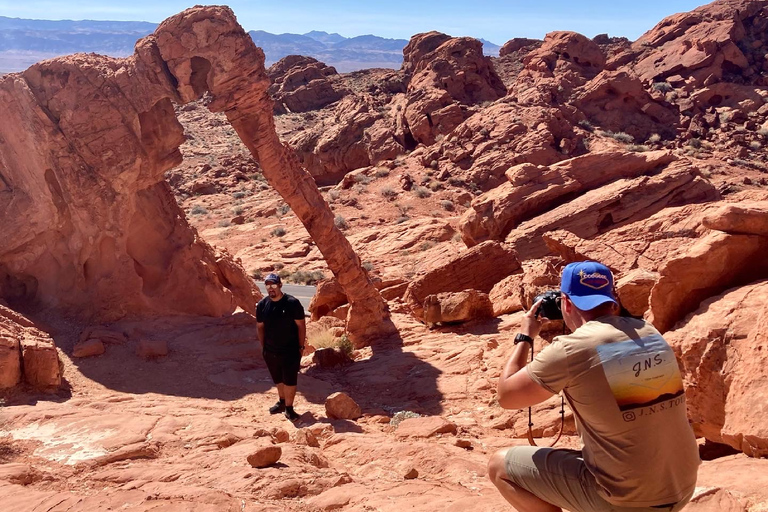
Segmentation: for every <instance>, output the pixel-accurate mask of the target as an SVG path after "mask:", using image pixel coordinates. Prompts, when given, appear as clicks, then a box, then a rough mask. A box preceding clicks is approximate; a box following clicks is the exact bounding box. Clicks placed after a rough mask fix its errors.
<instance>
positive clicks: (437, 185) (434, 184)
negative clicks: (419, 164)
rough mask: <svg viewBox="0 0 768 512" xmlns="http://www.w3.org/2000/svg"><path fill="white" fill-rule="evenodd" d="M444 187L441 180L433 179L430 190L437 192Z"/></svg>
mask: <svg viewBox="0 0 768 512" xmlns="http://www.w3.org/2000/svg"><path fill="white" fill-rule="evenodd" d="M442 189H443V184H442V183H440V182H439V181H432V182H430V183H429V190H431V191H432V192H437V191H438V190H442Z"/></svg>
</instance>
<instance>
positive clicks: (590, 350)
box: [488, 261, 700, 512]
mask: <svg viewBox="0 0 768 512" xmlns="http://www.w3.org/2000/svg"><path fill="white" fill-rule="evenodd" d="M538 306H539V303H538V302H537V303H536V304H534V305H533V307H532V308H531V310H530V311H528V312H527V313H526V315H525V316H524V317H523V321H522V325H521V329H520V333H519V334H518V335H517V336H516V337H515V345H516V346H515V350H514V352H513V353H512V356H511V357H510V359H509V360H508V361H507V363H506V365H505V366H504V368H503V370H502V373H501V377H500V379H499V384H498V400H499V404H500V405H501V406H502V407H504V408H505V409H520V408H523V407H529V406H531V405H534V404H537V403H539V402H543V401H544V400H546V399H548V398H549V397H551V396H552V395H553V394H555V393H559V392H561V391H562V392H563V393H564V395H565V399H566V400H567V401H568V404H569V405H570V407H571V409H572V410H573V416H574V418H575V420H576V426H577V428H578V431H579V435H580V436H581V440H582V443H583V445H584V446H583V449H582V450H581V451H574V450H565V449H552V448H537V447H529V446H517V447H513V448H509V449H504V450H501V451H499V452H497V453H496V454H494V455H493V457H492V458H491V460H490V462H489V465H488V473H489V477H490V479H491V481H492V482H493V483H494V484H495V485H496V487H497V488H498V489H499V492H501V495H502V496H503V497H504V498H505V499H506V500H507V501H508V502H509V503H510V504H512V506H513V507H514V508H515V509H517V510H518V511H520V512H526V511H537V512H538V511H542V512H544V511H546V512H557V511H560V510H561V509H562V508H565V509H568V510H570V511H572V512H586V511H624V512H630V511H632V512H639V511H648V512H654V511H655V512H658V511H660V510H666V511H677V510H680V509H681V508H683V507H684V506H685V504H686V503H687V502H688V500H690V498H691V495H692V494H693V491H694V487H695V485H696V473H697V470H698V465H699V463H700V461H699V454H698V448H697V444H696V438H695V436H694V434H693V430H692V429H691V427H690V425H689V424H688V419H687V417H686V407H685V394H684V391H683V381H682V378H681V377H680V371H679V369H678V366H677V361H676V359H675V355H674V353H673V352H672V349H671V348H670V347H669V345H667V342H666V341H664V338H662V336H661V334H659V332H658V331H657V330H656V329H655V328H654V327H653V326H652V325H651V324H649V323H647V322H645V321H644V320H639V319H635V318H628V317H620V316H617V315H616V311H617V303H616V300H615V299H614V297H613V276H612V275H611V272H610V270H608V268H607V267H606V266H605V265H602V264H600V263H597V262H594V261H585V262H579V263H571V264H569V265H567V266H566V267H565V269H563V274H562V276H561V282H560V308H561V310H562V313H563V320H564V321H565V324H566V326H568V328H569V329H570V330H571V332H572V334H570V335H567V336H558V337H556V338H555V339H554V340H553V341H552V344H550V345H549V346H547V347H546V348H545V349H544V350H542V351H541V352H540V353H539V354H538V355H537V356H536V358H535V359H534V360H533V361H532V362H531V363H530V364H527V365H526V361H527V360H528V354H529V351H530V350H532V349H533V338H534V337H536V335H538V333H539V331H540V330H541V324H542V321H541V320H539V318H538V317H537V314H536V311H537V309H538Z"/></svg>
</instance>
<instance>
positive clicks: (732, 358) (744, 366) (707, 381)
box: [665, 235, 768, 457]
mask: <svg viewBox="0 0 768 512" xmlns="http://www.w3.org/2000/svg"><path fill="white" fill-rule="evenodd" d="M726 236H727V235H726ZM766 304H768V281H766V280H762V281H757V282H754V283H752V284H749V285H746V286H741V287H739V288H732V289H730V290H728V291H726V292H725V293H723V294H722V295H719V296H715V297H712V298H710V299H709V300H707V301H705V302H704V303H702V304H701V305H700V306H699V308H698V309H697V310H696V311H695V312H694V313H693V314H692V315H690V316H689V317H688V318H686V320H685V322H684V323H683V322H681V323H680V324H679V326H678V328H677V329H675V330H673V331H670V332H668V333H666V334H665V338H666V339H667V341H669V343H670V344H671V345H672V347H673V348H674V350H675V352H676V354H677V356H678V359H679V360H680V362H681V365H682V369H683V375H684V379H685V384H686V386H685V390H686V399H687V402H688V417H689V418H690V419H691V421H692V423H693V427H694V430H695V431H696V432H697V434H698V435H700V436H704V437H706V438H707V439H708V440H711V441H714V442H717V443H724V444H727V445H730V446H732V447H733V448H736V449H737V450H740V451H743V452H744V453H746V454H747V455H749V456H751V457H766V456H768V426H767V425H766V423H765V407H766V404H767V403H768V352H767V351H766V350H765V340H766V339H768V338H767V337H768V321H766V320H767V319H768V307H767V306H766Z"/></svg>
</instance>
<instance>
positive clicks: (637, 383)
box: [597, 335, 683, 421]
mask: <svg viewBox="0 0 768 512" xmlns="http://www.w3.org/2000/svg"><path fill="white" fill-rule="evenodd" d="M597 353H598V355H599V357H600V360H601V361H602V363H603V365H602V366H603V371H604V372H605V377H606V379H607V380H608V384H609V385H610V387H611V392H613V396H614V397H615V398H616V404H617V405H618V406H619V410H621V411H622V412H625V411H629V410H634V409H640V408H649V409H647V410H645V409H644V410H643V411H637V414H635V413H626V412H625V413H624V415H623V416H624V420H625V421H633V420H634V419H636V417H637V416H642V415H645V414H652V413H654V412H656V410H657V408H656V407H654V406H656V404H661V405H659V406H658V408H659V409H664V408H665V405H664V404H663V402H667V401H668V400H672V399H674V398H677V397H679V396H681V395H682V394H683V379H682V377H681V376H680V370H679V368H678V366H677V361H676V360H675V354H674V352H672V349H671V348H670V347H669V345H667V343H666V342H665V341H664V339H663V338H662V337H661V336H658V335H652V336H647V337H645V338H641V339H639V340H628V341H622V342H616V343H608V344H605V345H600V346H598V347H597ZM681 401H682V399H681ZM670 405H673V404H670ZM675 405H676V404H675Z"/></svg>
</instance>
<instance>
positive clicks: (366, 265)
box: [363, 261, 373, 272]
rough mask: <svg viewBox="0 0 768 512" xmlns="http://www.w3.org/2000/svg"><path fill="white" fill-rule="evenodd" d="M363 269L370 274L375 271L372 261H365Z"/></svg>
mask: <svg viewBox="0 0 768 512" xmlns="http://www.w3.org/2000/svg"><path fill="white" fill-rule="evenodd" d="M363 268H364V269H365V270H367V271H368V272H370V271H371V270H373V263H371V262H370V261H364V262H363Z"/></svg>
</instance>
